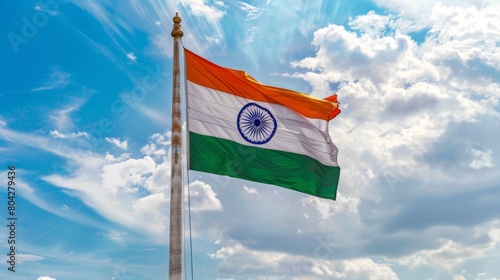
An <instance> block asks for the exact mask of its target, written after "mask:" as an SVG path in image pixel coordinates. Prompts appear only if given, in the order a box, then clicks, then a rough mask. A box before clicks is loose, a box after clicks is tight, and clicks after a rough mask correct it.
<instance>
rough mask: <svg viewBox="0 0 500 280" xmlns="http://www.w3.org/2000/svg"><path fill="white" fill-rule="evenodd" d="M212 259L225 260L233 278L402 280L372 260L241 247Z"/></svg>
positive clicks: (226, 249)
mask: <svg viewBox="0 0 500 280" xmlns="http://www.w3.org/2000/svg"><path fill="white" fill-rule="evenodd" d="M209 256H210V257H211V258H214V259H219V260H221V263H220V264H219V270H220V271H221V273H228V274H229V275H267V276H268V277H272V276H274V277H276V279H297V280H306V279H308V280H316V279H318V280H319V279H346V280H347V279H359V280H362V279H363V280H365V279H366V280H395V279H399V278H398V277H397V275H396V273H395V272H394V271H392V269H391V268H390V267H388V266H387V265H381V264H377V263H375V262H373V261H372V260H371V259H368V258H359V259H351V260H341V261H335V260H322V259H318V258H303V257H300V256H294V255H290V254H284V253H280V252H272V251H255V250H251V249H248V248H245V247H244V246H242V245H241V244H233V245H232V246H228V247H222V248H221V249H219V250H217V252H215V253H213V254H209Z"/></svg>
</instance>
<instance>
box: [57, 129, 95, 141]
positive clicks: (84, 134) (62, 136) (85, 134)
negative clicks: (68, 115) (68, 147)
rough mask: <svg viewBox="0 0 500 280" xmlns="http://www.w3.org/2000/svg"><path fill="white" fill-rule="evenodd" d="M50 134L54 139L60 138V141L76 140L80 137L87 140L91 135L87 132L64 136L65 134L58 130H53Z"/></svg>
mask: <svg viewBox="0 0 500 280" xmlns="http://www.w3.org/2000/svg"><path fill="white" fill-rule="evenodd" d="M49 134H50V135H51V136H52V137H54V138H59V139H75V138H79V137H85V138H87V139H89V134H88V133H87V132H81V131H79V132H72V133H69V134H64V133H61V132H59V131H57V130H51V131H50V132H49Z"/></svg>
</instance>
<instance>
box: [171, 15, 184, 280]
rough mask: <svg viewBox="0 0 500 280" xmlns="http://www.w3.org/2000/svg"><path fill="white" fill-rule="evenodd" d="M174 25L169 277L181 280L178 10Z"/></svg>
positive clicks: (179, 40) (180, 35)
mask: <svg viewBox="0 0 500 280" xmlns="http://www.w3.org/2000/svg"><path fill="white" fill-rule="evenodd" d="M173 22H174V28H173V29H172V33H171V34H170V35H172V37H174V58H173V80H172V145H171V149H172V157H171V181H170V182H171V183H170V237H169V242H170V251H169V270H168V279H169V280H182V241H183V240H182V231H183V226H182V199H183V197H182V140H181V139H182V120H181V109H182V107H181V62H180V59H179V51H180V49H181V38H182V35H184V33H183V32H182V31H181V25H180V23H181V18H180V17H179V14H178V13H175V17H174V18H173Z"/></svg>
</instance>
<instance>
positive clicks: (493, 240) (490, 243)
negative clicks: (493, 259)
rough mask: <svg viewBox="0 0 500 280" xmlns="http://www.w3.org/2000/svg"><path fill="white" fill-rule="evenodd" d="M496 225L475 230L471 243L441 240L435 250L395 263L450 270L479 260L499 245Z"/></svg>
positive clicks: (495, 223) (499, 233) (413, 255)
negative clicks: (467, 262) (469, 261)
mask: <svg viewBox="0 0 500 280" xmlns="http://www.w3.org/2000/svg"><path fill="white" fill-rule="evenodd" d="M497 224H498V222H493V223H491V224H490V225H491V226H493V227H492V228H489V226H488V227H486V228H479V227H478V228H476V232H475V234H474V239H473V240H472V241H469V242H460V241H454V240H450V239H442V240H440V241H441V242H440V243H441V244H440V246H439V247H438V248H436V249H428V250H420V251H418V252H416V253H414V254H412V255H410V256H407V257H403V258H400V259H398V260H397V261H398V262H399V263H401V264H403V265H407V266H409V267H411V268H415V267H418V266H423V265H430V266H433V267H437V268H446V269H449V270H451V269H453V268H455V267H457V266H458V265H461V264H463V263H464V262H465V261H467V260H471V259H478V258H481V257H483V256H485V254H486V253H488V252H489V251H491V250H492V249H494V248H495V247H496V246H497V245H498V244H499V243H500V230H499V229H497V228H495V226H496V225H497ZM485 230H486V232H484V231H485Z"/></svg>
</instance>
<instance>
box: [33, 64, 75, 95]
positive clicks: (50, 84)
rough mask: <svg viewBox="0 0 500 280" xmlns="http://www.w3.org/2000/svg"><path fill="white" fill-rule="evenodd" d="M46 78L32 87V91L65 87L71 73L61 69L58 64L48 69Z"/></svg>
mask: <svg viewBox="0 0 500 280" xmlns="http://www.w3.org/2000/svg"><path fill="white" fill-rule="evenodd" d="M50 71H51V72H50V74H49V77H48V79H47V80H46V81H45V82H44V83H43V84H42V85H41V86H39V87H37V88H34V89H32V90H31V91H32V92H37V91H46V90H52V89H59V88H64V87H66V86H67V85H68V84H69V83H70V81H71V75H70V74H68V73H66V72H64V71H62V70H61V69H60V67H59V66H54V67H52V68H51V69H50Z"/></svg>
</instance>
